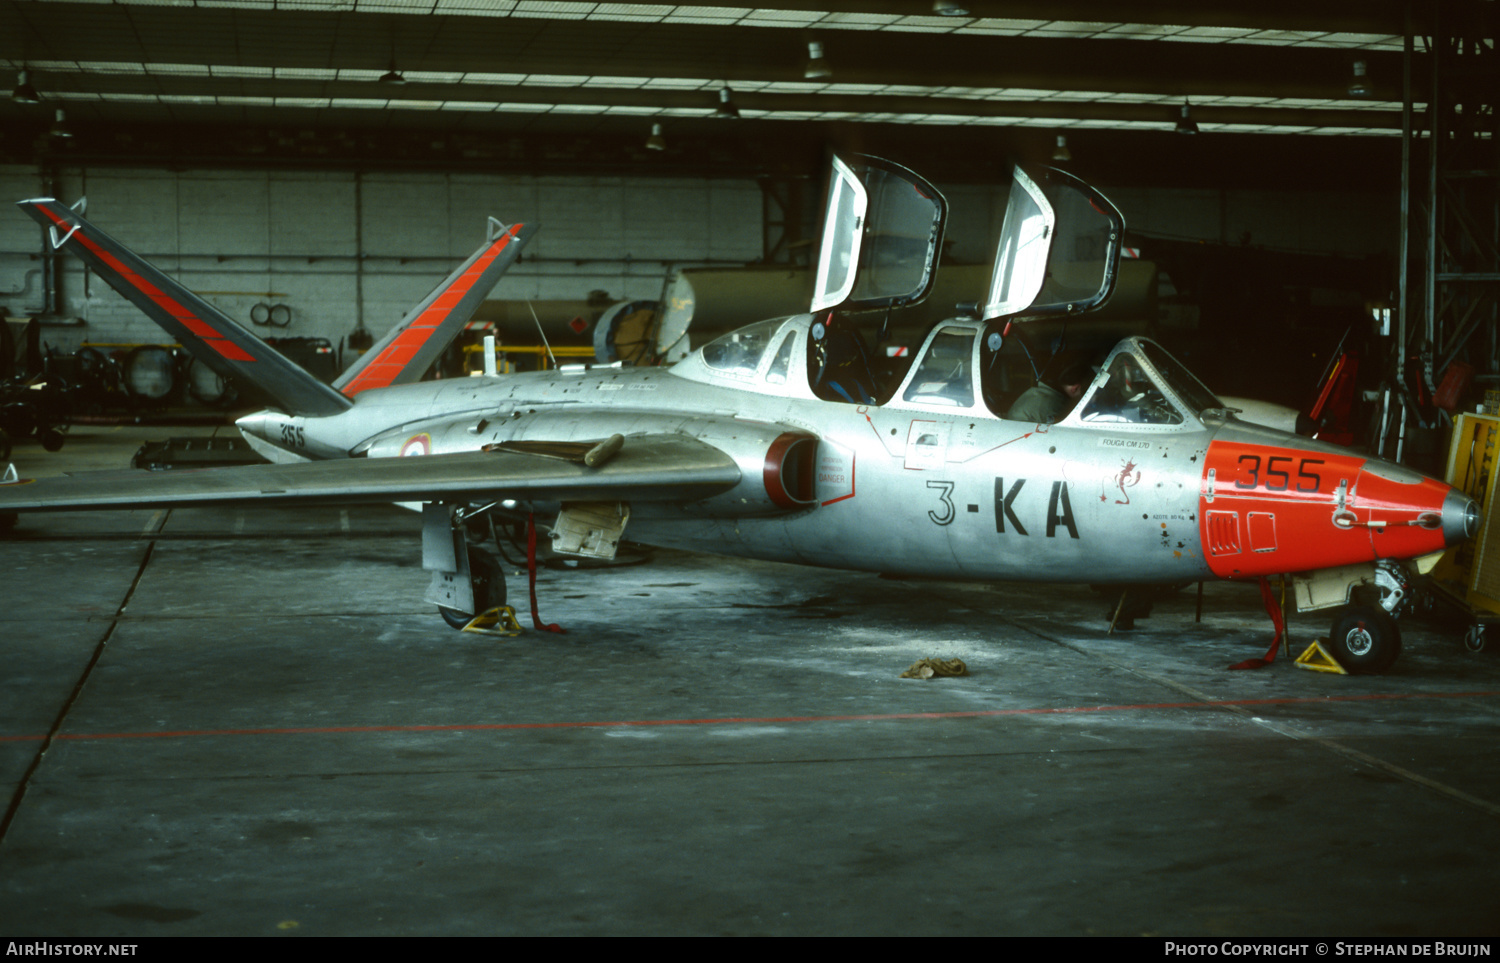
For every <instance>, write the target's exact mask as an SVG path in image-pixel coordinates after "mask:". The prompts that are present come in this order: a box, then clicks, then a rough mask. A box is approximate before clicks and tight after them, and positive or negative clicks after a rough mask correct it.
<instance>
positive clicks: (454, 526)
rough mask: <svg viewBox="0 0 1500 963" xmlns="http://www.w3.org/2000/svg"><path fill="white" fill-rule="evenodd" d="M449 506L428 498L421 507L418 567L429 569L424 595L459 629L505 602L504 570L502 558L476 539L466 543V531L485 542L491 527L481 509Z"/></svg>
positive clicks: (483, 510)
mask: <svg viewBox="0 0 1500 963" xmlns="http://www.w3.org/2000/svg"><path fill="white" fill-rule="evenodd" d="M492 507H493V506H485V507H484V508H482V509H479V510H478V511H469V510H465V509H450V508H449V507H448V506H446V505H440V504H435V503H428V504H426V505H424V506H423V508H422V567H423V568H425V569H427V570H428V571H430V572H432V582H431V584H430V585H428V587H427V600H428V601H429V602H433V603H435V604H436V605H437V610H438V614H439V615H441V616H442V617H443V621H444V622H447V623H448V624H449V625H450V626H452V627H453V628H455V629H463V628H465V627H467V626H468V625H469V623H470V622H472V621H473V620H474V617H475V616H476V615H483V614H484V613H486V612H490V611H492V610H494V609H498V608H501V607H503V606H504V605H505V601H506V594H507V593H506V587H505V572H504V570H503V569H502V568H501V567H500V560H499V559H497V558H496V557H495V556H494V555H492V554H490V553H489V552H487V551H485V549H484V548H483V547H481V545H480V544H470V531H471V529H472V530H473V532H474V534H475V536H476V538H478V537H480V536H483V537H484V539H485V540H486V541H487V540H488V538H489V537H490V536H493V534H494V530H493V528H492V527H491V525H490V519H489V518H488V517H486V516H485V513H486V512H487V511H488V510H489V509H490V508H492Z"/></svg>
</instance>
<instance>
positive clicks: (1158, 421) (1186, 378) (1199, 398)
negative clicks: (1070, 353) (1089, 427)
mask: <svg viewBox="0 0 1500 963" xmlns="http://www.w3.org/2000/svg"><path fill="white" fill-rule="evenodd" d="M1221 407H1223V402H1221V401H1219V399H1218V398H1216V397H1214V393H1213V392H1211V391H1209V390H1208V389H1207V388H1205V387H1204V386H1203V382H1201V381H1199V380H1198V379H1197V378H1195V377H1193V375H1192V373H1191V372H1189V371H1188V370H1187V369H1186V368H1184V367H1183V366H1182V365H1181V364H1180V363H1179V362H1178V361H1177V359H1175V358H1173V357H1172V356H1171V355H1169V354H1167V352H1166V351H1164V350H1162V348H1161V346H1160V345H1157V344H1154V343H1152V342H1150V341H1146V340H1143V339H1140V338H1131V339H1129V340H1127V341H1125V342H1123V343H1122V344H1121V345H1120V346H1119V347H1118V348H1116V349H1115V351H1114V354H1113V355H1112V356H1111V357H1110V359H1109V360H1108V361H1107V362H1106V365H1105V369H1104V372H1103V374H1102V376H1100V377H1096V378H1095V379H1094V386H1093V388H1092V390H1091V391H1090V392H1089V393H1088V394H1087V395H1086V396H1085V397H1084V399H1083V403H1082V404H1081V405H1079V408H1078V415H1077V418H1078V420H1079V421H1080V422H1083V423H1084V424H1116V425H1118V424H1136V425H1181V424H1183V423H1184V421H1185V420H1186V416H1187V415H1192V416H1198V415H1199V414H1201V413H1202V412H1203V411H1204V410H1205V409H1209V408H1221Z"/></svg>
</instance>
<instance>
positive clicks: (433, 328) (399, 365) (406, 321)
mask: <svg viewBox="0 0 1500 963" xmlns="http://www.w3.org/2000/svg"><path fill="white" fill-rule="evenodd" d="M536 230H537V229H536V226H535V225H526V224H517V225H515V226H513V227H506V226H505V225H503V224H501V223H500V222H499V221H497V220H495V219H494V218H493V217H492V218H490V220H489V228H488V231H487V232H486V238H485V243H484V246H483V247H481V248H480V249H479V250H477V251H475V252H474V254H473V256H472V257H470V258H469V259H468V260H467V261H465V262H464V263H463V264H461V265H459V267H458V269H457V270H455V271H454V272H453V273H452V274H450V275H448V277H447V279H446V280H444V281H443V283H441V284H439V285H438V286H437V287H436V288H434V289H433V290H432V293H431V294H429V295H427V297H426V298H424V299H423V300H422V302H421V303H420V304H418V305H417V306H416V307H414V308H412V309H411V311H410V312H409V313H408V314H407V315H406V317H405V318H403V319H402V321H401V323H400V324H398V325H396V326H395V327H394V328H392V329H391V331H390V333H388V334H387V335H386V336H385V337H383V338H381V339H380V340H379V341H378V342H376V343H375V345H374V346H373V347H372V348H370V350H369V351H366V352H365V353H364V355H363V357H361V358H360V359H359V361H357V362H355V363H354V364H353V365H351V366H350V367H349V369H348V370H346V371H345V372H344V374H343V375H342V376H341V377H340V378H339V379H338V380H337V381H335V382H334V383H333V385H334V387H335V388H338V389H339V390H340V391H342V392H343V393H344V394H346V395H349V396H350V397H353V396H354V395H357V394H359V393H360V392H361V391H368V390H369V389H371V388H384V387H385V386H387V385H398V384H406V383H407V382H411V381H416V380H418V379H419V378H421V377H422V374H423V373H424V372H425V371H426V370H427V369H428V368H429V367H431V365H432V363H433V362H434V361H436V360H437V357H438V355H440V354H442V352H443V349H445V348H447V347H448V343H449V342H451V341H452V340H453V339H454V337H456V336H457V335H458V332H459V331H460V330H462V329H463V326H464V325H465V324H468V323H469V319H470V318H472V317H473V316H474V312H475V311H476V310H478V308H479V304H480V302H482V301H483V300H484V297H485V295H487V294H488V293H489V292H490V289H491V288H493V287H494V286H495V282H496V281H498V280H499V279H500V275H502V274H504V273H505V269H506V268H508V267H510V266H511V265H512V264H513V263H515V260H516V258H517V257H518V256H519V255H520V253H521V248H522V247H524V246H525V244H526V242H527V241H529V240H531V236H532V235H533V234H535V233H536Z"/></svg>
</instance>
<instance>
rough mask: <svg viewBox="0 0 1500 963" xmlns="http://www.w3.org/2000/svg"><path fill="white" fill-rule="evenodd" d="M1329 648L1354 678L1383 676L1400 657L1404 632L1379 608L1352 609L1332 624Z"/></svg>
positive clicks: (1374, 606) (1359, 606)
mask: <svg viewBox="0 0 1500 963" xmlns="http://www.w3.org/2000/svg"><path fill="white" fill-rule="evenodd" d="M1328 642H1329V648H1330V650H1331V651H1332V653H1333V657H1334V658H1335V659H1337V660H1338V661H1339V664H1340V665H1342V666H1343V667H1344V668H1346V669H1348V670H1349V671H1350V672H1351V673H1354V674H1369V673H1376V672H1384V671H1385V670H1386V669H1388V668H1390V667H1391V664H1392V663H1394V662H1395V661H1396V659H1397V657H1399V656H1400V655H1401V629H1400V627H1399V626H1397V625H1396V620H1395V619H1393V618H1391V616H1390V613H1388V612H1386V611H1385V609H1383V608H1380V607H1379V606H1376V605H1352V606H1350V607H1349V608H1347V609H1345V610H1344V611H1343V613H1342V614H1341V615H1339V617H1338V618H1337V619H1335V620H1334V622H1333V628H1332V630H1331V631H1330V632H1329V635H1328Z"/></svg>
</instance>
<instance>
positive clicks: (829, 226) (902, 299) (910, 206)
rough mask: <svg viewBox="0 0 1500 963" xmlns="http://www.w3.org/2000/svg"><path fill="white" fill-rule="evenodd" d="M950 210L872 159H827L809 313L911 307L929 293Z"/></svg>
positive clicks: (921, 184)
mask: <svg viewBox="0 0 1500 963" xmlns="http://www.w3.org/2000/svg"><path fill="white" fill-rule="evenodd" d="M947 216H948V204H947V201H945V200H944V199H943V196H942V195H941V194H939V193H938V191H937V189H936V188H935V187H933V186H932V185H931V184H930V183H928V182H927V181H925V180H923V179H922V178H921V177H919V176H917V175H916V174H915V173H913V172H911V171H909V170H907V169H906V168H904V167H901V166H900V165H898V164H892V163H891V162H890V161H884V160H881V159H879V158H876V157H865V156H855V157H853V158H851V162H850V163H845V162H844V161H843V160H842V159H840V158H838V157H835V158H834V159H833V170H832V171H831V172H830V175H829V182H828V206H827V209H826V213H825V215H824V221H823V245H822V248H821V249H820V250H819V252H818V271H817V280H816V282H815V287H814V289H813V297H812V305H811V308H810V310H812V311H813V312H817V311H824V310H827V309H829V308H841V309H842V310H844V311H846V312H848V311H869V310H875V309H879V308H890V307H899V306H901V305H906V304H915V303H916V302H918V301H921V300H922V299H923V298H924V297H926V296H927V294H928V292H929V291H931V290H932V282H933V279H934V278H935V277H936V275H937V259H938V253H939V252H940V251H941V250H942V241H943V227H944V225H945V224H946V222H947Z"/></svg>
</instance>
